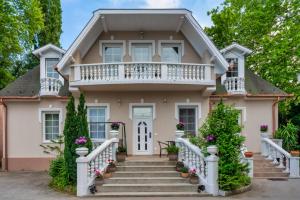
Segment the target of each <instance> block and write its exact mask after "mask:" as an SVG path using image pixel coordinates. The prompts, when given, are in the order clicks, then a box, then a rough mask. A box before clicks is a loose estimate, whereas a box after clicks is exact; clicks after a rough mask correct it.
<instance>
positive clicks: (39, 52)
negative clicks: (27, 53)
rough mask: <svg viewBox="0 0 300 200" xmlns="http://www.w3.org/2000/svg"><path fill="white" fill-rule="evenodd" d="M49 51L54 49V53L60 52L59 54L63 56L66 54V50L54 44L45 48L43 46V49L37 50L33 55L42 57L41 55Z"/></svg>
mask: <svg viewBox="0 0 300 200" xmlns="http://www.w3.org/2000/svg"><path fill="white" fill-rule="evenodd" d="M48 49H53V50H54V51H56V52H59V53H61V54H64V53H66V50H64V49H62V48H59V47H57V46H55V45H54V44H47V45H44V46H42V47H41V48H38V49H35V50H34V51H33V52H32V53H33V55H35V56H37V57H40V56H41V54H42V53H43V52H44V51H47V50H48Z"/></svg>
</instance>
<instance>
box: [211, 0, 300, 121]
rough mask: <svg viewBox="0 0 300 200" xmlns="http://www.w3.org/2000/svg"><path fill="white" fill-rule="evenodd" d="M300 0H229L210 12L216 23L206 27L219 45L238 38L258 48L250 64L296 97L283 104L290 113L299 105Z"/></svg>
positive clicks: (257, 71) (243, 42) (283, 108)
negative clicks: (292, 108) (293, 107)
mask: <svg viewBox="0 0 300 200" xmlns="http://www.w3.org/2000/svg"><path fill="white" fill-rule="evenodd" d="M299 10H300V1H299V0H289V1H285V0H265V1H260V0H251V1H244V0H225V2H224V3H223V4H222V8H220V7H218V8H215V9H213V10H212V11H210V12H208V14H209V15H211V19H212V21H213V23H214V25H213V26H212V27H210V28H206V29H205V31H206V33H207V34H208V35H209V36H211V37H212V39H213V41H214V42H215V44H216V45H217V46H218V47H219V48H223V47H225V46H227V45H229V44H231V43H232V42H238V43H240V44H242V45H245V46H247V47H249V48H251V49H253V50H254V53H253V54H252V55H250V56H249V57H248V59H247V66H248V67H249V68H250V69H252V70H254V71H255V72H256V73H257V74H259V75H260V76H261V77H262V78H264V79H266V80H268V81H270V82H271V83H273V84H274V85H275V86H277V87H279V88H281V89H282V90H284V91H286V92H287V93H294V94H295V97H294V98H292V99H290V100H289V101H287V102H286V103H285V104H281V106H280V112H281V113H282V114H283V115H284V116H287V113H288V112H289V110H291V106H290V105H293V106H298V104H299V103H300V99H299V98H298V96H299V94H300V85H299V84H298V82H297V73H299V72H300V45H299V44H300V34H299V32H300V15H299Z"/></svg>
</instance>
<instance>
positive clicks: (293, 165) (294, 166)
mask: <svg viewBox="0 0 300 200" xmlns="http://www.w3.org/2000/svg"><path fill="white" fill-rule="evenodd" d="M299 161H300V158H299V157H290V177H300V171H299V170H300V166H299Z"/></svg>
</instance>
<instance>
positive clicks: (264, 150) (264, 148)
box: [260, 133, 268, 156]
mask: <svg viewBox="0 0 300 200" xmlns="http://www.w3.org/2000/svg"><path fill="white" fill-rule="evenodd" d="M264 138H267V135H266V134H262V133H261V134H260V144H261V155H262V156H268V147H267V144H266V142H265V141H264V140H263V139H264Z"/></svg>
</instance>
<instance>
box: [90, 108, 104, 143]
mask: <svg viewBox="0 0 300 200" xmlns="http://www.w3.org/2000/svg"><path fill="white" fill-rule="evenodd" d="M106 110H107V109H106V107H105V106H90V107H88V122H89V131H90V137H91V138H92V139H93V140H104V139H105V132H106V124H105V122H106V112H107V111H106Z"/></svg>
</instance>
